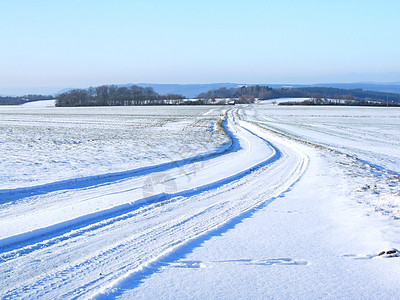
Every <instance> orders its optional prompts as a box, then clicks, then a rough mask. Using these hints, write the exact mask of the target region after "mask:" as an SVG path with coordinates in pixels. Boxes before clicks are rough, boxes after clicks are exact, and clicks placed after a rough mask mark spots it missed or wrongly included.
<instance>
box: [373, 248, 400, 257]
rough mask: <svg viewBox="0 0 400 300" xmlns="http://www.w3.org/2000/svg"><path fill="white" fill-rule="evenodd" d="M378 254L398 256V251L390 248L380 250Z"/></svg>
mask: <svg viewBox="0 0 400 300" xmlns="http://www.w3.org/2000/svg"><path fill="white" fill-rule="evenodd" d="M378 256H382V257H400V252H399V250H397V249H394V248H393V249H390V250H387V251H382V252H380V253H379V254H378Z"/></svg>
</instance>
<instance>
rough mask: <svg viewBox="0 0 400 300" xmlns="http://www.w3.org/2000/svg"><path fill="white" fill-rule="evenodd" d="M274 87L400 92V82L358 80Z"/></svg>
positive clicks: (273, 86)
mask: <svg viewBox="0 0 400 300" xmlns="http://www.w3.org/2000/svg"><path fill="white" fill-rule="evenodd" d="M268 86H270V87H272V88H300V87H331V88H338V89H346V90H354V89H362V90H364V91H373V92H384V93H396V94H400V82H379V83H376V82H358V83H357V82H356V83H317V84H270V85H268Z"/></svg>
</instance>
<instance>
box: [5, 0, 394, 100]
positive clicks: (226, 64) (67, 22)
mask: <svg viewBox="0 0 400 300" xmlns="http://www.w3.org/2000/svg"><path fill="white" fill-rule="evenodd" d="M399 12H400V1H398V0H392V1H390V0H382V1H370V0H364V1H358V0H354V1H351V0H347V1H343V0H337V1H319V0H318V1H317V0H303V1H288V0H281V1H279V2H278V1H268V0H266V1H262V0H249V1H236V0H229V1H226V0H220V1H218V0H214V1H210V0H203V1H191V0H186V1H184V0H169V1H162V0H160V1H156V0H155V1H122V0H116V1H108V0H107V1H103V0H97V1H89V0H68V1H63V0H60V1H50V0H49V1H46V0H38V1H28V0H15V1H13V0H3V1H1V2H0V16H1V18H0V25H1V26H0V39H1V45H2V46H1V50H0V69H1V75H0V94H1V88H5V87H38V86H46V87H51V86H57V87H87V86H95V85H100V84H112V83H138V82H151V83H211V82H235V83H300V84H301V83H322V82H357V81H400V59H399V54H400V39H399V38H398V35H399V29H400V18H399V17H398V14H399Z"/></svg>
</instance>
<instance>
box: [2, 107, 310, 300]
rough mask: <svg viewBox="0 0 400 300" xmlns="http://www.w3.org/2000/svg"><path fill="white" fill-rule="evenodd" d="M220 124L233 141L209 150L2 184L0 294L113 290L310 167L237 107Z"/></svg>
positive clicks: (266, 199)
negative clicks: (115, 170) (119, 169)
mask: <svg viewBox="0 0 400 300" xmlns="http://www.w3.org/2000/svg"><path fill="white" fill-rule="evenodd" d="M224 127H225V130H226V131H227V132H228V134H229V135H230V136H231V139H232V142H231V143H230V144H229V145H226V147H225V148H223V149H218V150H217V151H215V152H214V153H208V154H205V155H201V156H195V157H193V158H191V159H185V160H182V161H180V162H179V163H175V164H174V163H166V164H161V165H158V166H152V167H147V168H141V169H140V170H132V171H129V172H124V173H122V174H111V175H110V174H108V175H107V176H95V177H88V178H86V179H82V178H80V179H79V180H78V179H77V180H75V181H74V180H68V181H64V182H57V183H50V184H46V185H41V186H36V187H35V186H34V187H29V188H27V189H14V190H2V191H0V193H1V195H2V200H1V201H2V207H1V210H0V216H1V221H0V247H1V248H0V251H1V253H0V274H1V275H0V276H1V278H0V295H1V296H2V297H4V298H18V297H20V298H42V299H55V298H75V297H92V296H97V297H102V296H104V295H105V296H107V297H111V296H118V295H120V294H122V293H123V292H124V290H125V289H127V288H128V289H132V288H134V287H135V286H137V285H138V283H139V282H140V281H141V280H142V279H143V278H145V277H147V276H149V275H150V274H152V273H153V272H155V271H156V270H157V267H156V266H158V265H162V264H163V261H165V259H167V258H168V259H171V258H173V257H174V255H177V253H180V251H182V249H186V250H187V249H190V248H191V247H192V248H194V247H195V245H196V244H197V243H199V242H201V241H203V240H206V239H208V238H210V237H212V236H215V235H218V234H219V233H220V231H221V230H223V228H224V226H228V224H230V223H232V222H238V221H240V220H241V219H243V218H245V217H246V216H248V214H249V213H251V212H252V211H253V210H255V209H258V208H260V207H263V206H265V205H266V204H268V203H270V202H272V201H273V200H274V199H275V198H276V197H278V196H279V195H281V194H282V193H283V192H285V191H287V190H288V189H289V188H290V187H291V186H292V185H293V184H294V183H295V182H296V181H298V180H299V178H300V177H301V176H302V174H303V173H304V171H305V170H306V168H307V162H308V158H307V156H306V155H304V154H303V153H302V152H300V151H299V150H297V149H296V148H295V147H293V146H292V145H291V144H290V143H287V142H285V141H284V140H280V139H278V138H277V137H274V136H272V135H269V134H267V133H266V132H265V131H261V130H260V129H259V128H258V127H257V126H255V125H253V124H250V123H247V122H244V121H239V119H238V117H237V115H236V111H235V110H231V111H230V112H229V114H228V117H227V121H226V123H225V125H224Z"/></svg>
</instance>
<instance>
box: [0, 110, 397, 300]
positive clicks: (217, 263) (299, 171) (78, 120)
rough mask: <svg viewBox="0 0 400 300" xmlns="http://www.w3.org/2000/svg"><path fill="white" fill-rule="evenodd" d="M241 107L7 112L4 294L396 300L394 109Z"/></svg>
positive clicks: (1, 245) (0, 267) (1, 236)
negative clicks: (61, 145)
mask: <svg viewBox="0 0 400 300" xmlns="http://www.w3.org/2000/svg"><path fill="white" fill-rule="evenodd" d="M239 107H240V108H239V109H237V108H235V109H232V110H230V111H229V112H228V114H227V115H226V121H225V122H224V123H223V124H222V127H223V128H224V130H225V132H226V134H223V132H222V131H217V130H216V129H217V128H218V126H216V122H217V121H218V119H219V118H220V117H221V116H223V115H224V113H225V111H226V107H149V108H147V107H142V108H137V107H135V108H90V109H85V108H74V109H56V108H46V109H32V108H6V109H5V110H2V111H1V112H0V117H1V119H0V122H1V123H0V124H1V125H0V126H2V131H1V134H2V140H1V141H2V143H1V144H0V148H2V150H3V149H9V150H12V151H14V152H15V154H14V155H15V158H14V162H7V159H6V158H7V155H6V154H3V157H4V158H3V159H2V160H1V161H0V162H1V165H2V172H4V173H3V174H4V176H3V178H4V181H3V187H4V188H3V189H2V190H0V196H1V202H0V216H1V217H0V297H3V298H6V299H7V298H10V299H15V298H25V299H26V298H41V299H56V298H57V299H59V298H66V299H70V298H93V297H94V298H98V299H103V298H104V299H109V298H122V299H131V298H133V297H136V298H170V299H177V298H178V299H179V298H182V299H183V298H198V299H200V298H202V299H203V298H205V297H207V298H221V299H224V298H226V299H232V298H238V297H241V298H303V299H309V298H347V299H348V298H383V297H385V298H393V299H395V298H397V295H398V293H399V286H398V281H397V278H399V275H400V259H398V258H397V257H396V255H395V254H396V253H398V252H396V250H392V251H389V254H387V253H386V252H385V253H384V254H382V255H379V254H381V253H382V251H383V250H385V251H386V250H391V249H393V248H397V249H398V248H399V245H400V239H399V236H400V232H399V228H398V222H399V220H398V217H397V216H398V215H397V213H396V209H397V212H398V209H399V205H398V202H396V201H398V199H399V178H398V174H397V173H396V172H398V171H397V170H396V169H394V168H392V167H391V166H393V164H390V161H392V160H393V161H396V159H398V152H396V151H395V150H393V151H386V152H385V151H384V147H383V146H379V145H380V144H379V142H376V140H377V139H378V138H377V137H380V138H381V140H380V142H381V143H382V144H383V143H384V138H385V137H386V138H387V139H388V140H387V143H388V144H389V145H393V146H396V144H395V143H396V134H397V137H398V132H397V133H396V130H393V136H389V135H384V133H385V132H386V133H387V132H389V131H390V130H391V129H390V128H391V126H393V127H396V126H399V124H400V120H399V112H400V111H399V110H388V113H389V112H390V113H389V115H390V116H391V117H389V118H386V117H384V115H383V114H382V113H381V111H380V110H376V109H371V110H364V109H360V110H356V109H352V108H341V109H338V108H323V109H321V108H314V110H312V109H309V110H307V109H305V108H303V107H297V108H281V107H277V106H274V105H263V104H259V105H251V106H239ZM332 114H334V115H335V118H333V117H329V116H330V115H332ZM360 114H361V116H362V117H360ZM376 114H378V115H379V116H380V119H379V120H380V122H381V126H374V120H375V118H376V117H377V116H376ZM299 115H300V116H301V119H299V118H298V116H299ZM315 115H319V116H320V117H319V118H315ZM365 115H368V116H370V117H368V118H369V119H368V122H367V120H364V123H363V124H360V123H357V122H356V121H354V120H353V119H356V120H358V119H362V118H365ZM323 116H327V117H326V118H325V117H323ZM342 118H343V119H344V121H343V120H342ZM333 119H335V122H336V123H335V124H339V125H340V124H341V125H342V126H336V125H335V124H331V126H327V129H326V134H327V135H331V138H328V137H326V136H324V135H323V133H324V130H323V128H324V127H323V126H326V122H327V121H329V122H332V120H333ZM314 120H317V121H318V122H315V124H317V125H318V124H320V123H321V124H320V126H319V127H318V126H317V128H320V130H319V131H317V130H313V129H308V130H304V127H307V126H306V125H307V124H313V123H314ZM303 123H304V124H305V125H303ZM370 123H372V124H370ZM31 124H32V125H33V128H34V127H35V126H36V127H38V128H39V129H43V128H50V129H49V130H47V131H43V130H39V129H38V128H37V131H36V132H33V131H30V125H31ZM346 124H347V126H353V125H354V124H355V125H354V126H355V127H356V129H357V130H356V131H355V132H357V134H358V135H360V136H361V133H362V131H363V130H362V128H363V126H364V127H367V128H370V127H369V126H372V127H373V128H374V130H375V131H374V132H371V133H370V134H369V132H368V131H366V132H365V133H364V135H363V137H365V141H366V142H365V149H367V150H368V151H365V149H364V148H363V147H361V146H360V145H358V147H357V145H356V143H353V142H352V139H351V134H350V133H349V132H351V130H352V129H350V128H347V129H346ZM19 126H21V127H22V128H19ZM357 126H358V127H357ZM336 127H337V128H338V129H337V131H334V128H336ZM3 128H5V130H4V132H5V133H3ZM397 128H398V127H397ZM53 129H54V131H52V130H53ZM381 129H382V134H379V132H377V131H379V130H381ZM6 130H8V134H7V131H6ZM10 130H11V132H10ZM14 130H15V131H14ZM32 130H33V129H32ZM44 132H45V133H46V134H45V133H44ZM11 133H13V134H11ZM47 133H48V134H47ZM113 133H114V135H113ZM305 133H307V134H305ZM48 136H50V137H51V139H52V140H57V141H58V140H62V141H76V142H77V143H76V144H73V145H76V146H70V148H69V149H68V150H69V151H64V152H60V153H59V154H54V153H53V152H57V151H56V150H57V149H58V148H57V146H53V145H52V144H51V142H49V140H50V138H48ZM131 136H132V137H131ZM3 137H4V139H3ZM5 137H7V139H5ZM89 137H90V138H89ZM92 137H96V138H93V140H92ZM210 137H211V138H210ZM332 137H334V138H332ZM38 138H42V139H43V141H40V142H37V145H35V148H34V150H33V151H32V150H31V151H29V150H27V149H25V148H24V144H22V145H20V147H19V148H18V147H17V145H18V142H19V143H25V142H26V141H27V140H28V139H31V143H32V144H33V142H34V141H37V140H38ZM126 139H128V141H126ZM81 141H82V142H83V143H80V142H81ZM397 141H398V140H397ZM135 142H136V144H135ZM41 143H44V146H46V147H44V146H43V148H40V147H41V146H40V145H41ZM105 143H106V144H107V143H108V144H107V146H108V147H109V148H108V150H107V151H106V150H103V149H102V147H103V145H104V144H105ZM132 143H133V145H134V146H132V145H131V144H132ZM363 143H364V142H363ZM81 144H84V147H83V148H80V145H81ZM360 144H361V142H360ZM372 144H373V146H376V145H378V146H377V147H375V148H374V147H373V146H372ZM7 147H8V148H7ZM47 147H48V148H47ZM186 147H189V148H190V149H195V150H194V151H189V152H190V153H191V155H184V156H183V157H182V155H180V153H181V152H182V151H183V152H185V153H186V151H185V150H184V149H186ZM376 149H378V150H376ZM39 150H40V151H39ZM375 150H376V152H374V151H375ZM86 151H87V153H86ZM126 151H128V152H129V153H126ZM2 153H4V152H2ZM28 153H30V154H31V155H32V156H33V157H32V159H31V158H30V157H29V154H28ZM61 153H62V154H63V155H64V157H63V161H65V162H68V163H69V162H71V161H75V160H76V159H77V157H79V155H82V157H83V160H84V162H80V163H79V162H78V163H77V167H76V169H74V168H71V167H70V166H68V167H65V166H62V164H57V163H54V164H53V165H52V168H50V169H49V172H47V173H43V170H42V169H41V168H42V167H41V166H40V165H38V166H37V167H35V168H33V169H29V166H30V163H31V162H34V161H35V160H38V159H42V161H43V162H44V164H50V163H51V160H52V159H54V158H52V155H59V156H61ZM132 153H134V155H135V156H136V155H137V156H140V155H144V156H146V157H140V159H137V160H132V159H131V156H130V155H131V154H132ZM374 153H375V154H374ZM127 154H128V157H129V158H125V157H124V155H127ZM381 154H384V155H386V156H384V158H383V159H382V158H381V157H380V156H381ZM359 156H363V157H362V158H361V157H359ZM18 157H19V158H18ZM18 159H19V160H18ZM95 159H97V160H95ZM104 161H106V162H104ZM7 163H8V165H7V168H6V169H3V165H5V164H7ZM60 165H61V166H60ZM394 165H396V164H394ZM16 166H19V167H16ZM36 168H37V169H36ZM19 169H22V170H23V171H22V172H20V171H19ZM3 170H6V171H3ZM82 172H83V173H82ZM25 173H26V174H30V173H33V175H32V177H31V179H30V180H27V178H28V177H29V176H31V175H29V176H28V175H27V176H25V175H24V174H25ZM59 176H61V177H59ZM396 176H397V177H396ZM383 196H385V197H387V196H390V197H392V198H391V199H392V200H391V201H392V202H391V203H392V205H391V206H389V205H386V204H388V202H387V201H386V202H385V201H384V200H383V198H384V197H383ZM381 198H382V199H381ZM377 199H378V200H377ZM377 203H380V204H382V203H385V205H377ZM396 203H397V204H396ZM396 205H397V206H396ZM393 251H394V252H393Z"/></svg>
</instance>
